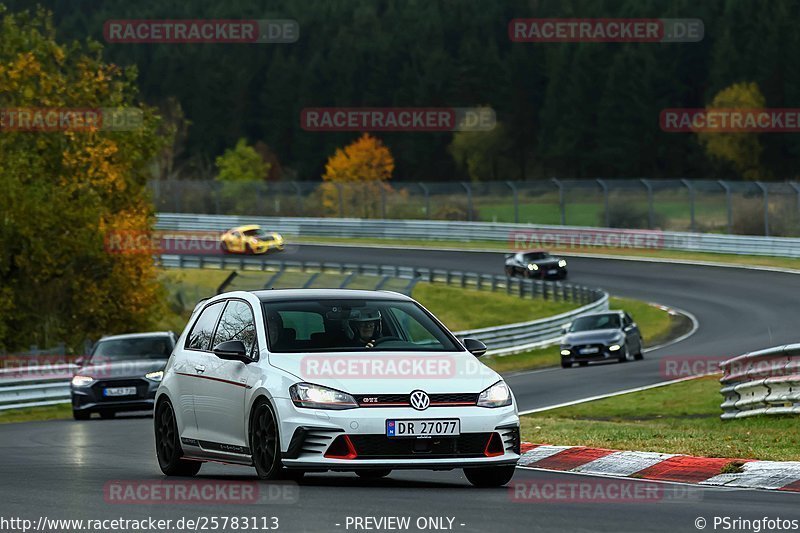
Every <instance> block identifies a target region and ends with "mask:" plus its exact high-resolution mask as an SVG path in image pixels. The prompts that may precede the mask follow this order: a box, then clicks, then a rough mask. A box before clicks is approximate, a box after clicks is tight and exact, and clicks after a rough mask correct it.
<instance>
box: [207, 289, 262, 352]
mask: <svg viewBox="0 0 800 533" xmlns="http://www.w3.org/2000/svg"><path fill="white" fill-rule="evenodd" d="M226 341H242V342H243V343H244V346H245V348H247V354H248V355H249V356H250V358H251V359H256V356H257V348H258V347H257V343H256V322H255V318H254V317H253V310H252V309H250V306H249V305H247V303H246V302H243V301H242V300H230V301H229V302H228V305H227V306H225V311H224V312H223V313H222V318H221V319H220V321H219V326H217V332H216V333H215V334H214V342H212V343H211V346H212V347H214V346H216V345H218V344H220V343H222V342H226Z"/></svg>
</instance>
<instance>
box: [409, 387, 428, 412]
mask: <svg viewBox="0 0 800 533" xmlns="http://www.w3.org/2000/svg"><path fill="white" fill-rule="evenodd" d="M430 405H431V399H430V398H428V395H427V394H425V393H424V392H423V391H421V390H415V391H414V392H412V393H411V407H413V408H414V409H416V410H417V411H424V410H425V409H427V408H428V407H429V406H430Z"/></svg>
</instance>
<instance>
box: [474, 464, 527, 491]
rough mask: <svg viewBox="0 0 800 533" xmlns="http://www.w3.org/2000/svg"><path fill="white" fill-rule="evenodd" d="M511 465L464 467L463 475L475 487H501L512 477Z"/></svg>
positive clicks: (512, 468) (512, 469)
mask: <svg viewBox="0 0 800 533" xmlns="http://www.w3.org/2000/svg"><path fill="white" fill-rule="evenodd" d="M514 469H515V467H514V466H513V465H509V466H487V467H482V468H465V469H464V475H465V476H466V477H467V480H468V481H469V482H470V483H472V484H473V485H474V486H476V487H502V486H503V485H505V484H506V483H508V482H509V481H511V478H512V477H514Z"/></svg>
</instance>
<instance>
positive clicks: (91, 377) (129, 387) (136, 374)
mask: <svg viewBox="0 0 800 533" xmlns="http://www.w3.org/2000/svg"><path fill="white" fill-rule="evenodd" d="M175 342H176V338H175V334H174V333H173V332H171V331H160V332H152V333H131V334H127V335H114V336H110V337H103V338H102V339H100V340H99V341H98V342H97V344H95V346H94V348H93V349H92V352H91V354H90V355H89V357H88V358H86V359H85V360H83V361H80V360H79V368H78V369H77V370H76V371H75V375H74V376H73V377H72V383H71V384H70V393H71V396H72V415H73V417H74V418H75V420H87V419H88V418H89V417H90V416H91V415H92V413H99V414H100V416H101V417H102V418H113V417H114V415H115V414H116V413H117V412H119V411H143V410H149V411H152V410H153V400H154V398H155V394H156V389H158V385H159V383H160V382H161V378H162V377H163V375H164V367H165V366H166V364H167V359H169V356H170V354H171V353H172V349H173V348H174V347H175Z"/></svg>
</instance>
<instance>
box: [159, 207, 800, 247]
mask: <svg viewBox="0 0 800 533" xmlns="http://www.w3.org/2000/svg"><path fill="white" fill-rule="evenodd" d="M243 224H260V225H262V226H264V227H265V228H268V229H270V230H272V231H278V232H280V233H283V234H286V235H288V236H299V237H352V238H358V237H362V238H385V239H408V238H409V236H422V235H424V236H425V238H427V239H430V240H441V241H457V242H471V241H488V242H498V243H506V244H507V245H508V247H509V250H512V249H527V248H540V247H541V248H548V247H552V248H556V247H558V248H570V249H574V250H576V251H591V249H592V248H593V247H596V246H603V247H608V248H619V249H627V248H631V249H649V250H678V251H694V252H713V253H725V254H743V255H765V256H774V257H800V238H789V237H755V236H745V235H722V234H716V233H688V232H667V231H656V230H624V229H603V228H592V227H580V226H546V225H534V224H500V223H490V222H448V221H431V220H373V219H344V218H283V217H249V216H247V217H244V216H230V215H194V214H177V213H160V214H159V215H158V219H157V223H156V228H157V229H159V230H164V231H220V232H222V231H227V230H228V229H230V228H232V227H235V226H240V225H243Z"/></svg>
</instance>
